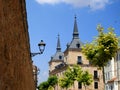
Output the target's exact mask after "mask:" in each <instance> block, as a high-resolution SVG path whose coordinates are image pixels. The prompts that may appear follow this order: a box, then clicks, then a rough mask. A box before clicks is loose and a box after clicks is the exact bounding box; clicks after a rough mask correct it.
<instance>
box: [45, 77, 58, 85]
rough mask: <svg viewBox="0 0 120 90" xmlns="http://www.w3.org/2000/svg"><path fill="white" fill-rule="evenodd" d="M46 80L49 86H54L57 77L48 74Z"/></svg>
mask: <svg viewBox="0 0 120 90" xmlns="http://www.w3.org/2000/svg"><path fill="white" fill-rule="evenodd" d="M47 82H48V83H49V85H50V86H53V87H54V86H55V85H56V84H57V83H58V78H57V76H50V77H49V78H48V81H47Z"/></svg>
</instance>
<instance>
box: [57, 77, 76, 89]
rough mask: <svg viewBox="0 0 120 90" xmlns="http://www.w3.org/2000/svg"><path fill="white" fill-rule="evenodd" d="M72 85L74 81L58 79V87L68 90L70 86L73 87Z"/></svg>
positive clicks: (63, 78)
mask: <svg viewBox="0 0 120 90" xmlns="http://www.w3.org/2000/svg"><path fill="white" fill-rule="evenodd" d="M73 83H74V81H73V80H71V79H69V78H67V77H61V78H59V85H60V87H62V88H69V87H70V86H71V85H73Z"/></svg>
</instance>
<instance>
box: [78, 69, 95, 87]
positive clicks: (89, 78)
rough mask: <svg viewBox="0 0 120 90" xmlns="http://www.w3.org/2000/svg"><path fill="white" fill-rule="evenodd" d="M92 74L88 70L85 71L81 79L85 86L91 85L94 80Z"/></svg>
mask: <svg viewBox="0 0 120 90" xmlns="http://www.w3.org/2000/svg"><path fill="white" fill-rule="evenodd" d="M92 77H93V76H92V74H89V72H88V71H85V72H83V74H82V78H81V80H79V82H81V83H83V85H84V86H86V85H90V84H91V83H92V82H93V78H92Z"/></svg>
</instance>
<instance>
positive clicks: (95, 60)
mask: <svg viewBox="0 0 120 90" xmlns="http://www.w3.org/2000/svg"><path fill="white" fill-rule="evenodd" d="M97 30H98V32H99V34H98V36H97V37H96V39H95V40H93V42H91V43H87V44H85V45H84V46H83V47H82V52H83V53H84V54H85V55H86V57H87V59H88V60H89V61H90V62H91V63H92V64H93V65H95V66H98V67H100V68H101V67H104V66H106V64H107V62H108V61H109V60H111V58H112V57H114V56H115V54H116V52H117V50H118V43H119V40H118V37H117V36H116V34H115V33H114V28H112V27H109V28H108V32H107V33H104V32H103V30H104V28H103V27H102V26H101V25H100V24H99V25H98V26H97Z"/></svg>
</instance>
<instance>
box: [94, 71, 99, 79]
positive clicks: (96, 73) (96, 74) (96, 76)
mask: <svg viewBox="0 0 120 90" xmlns="http://www.w3.org/2000/svg"><path fill="white" fill-rule="evenodd" d="M97 78H98V71H94V79H97Z"/></svg>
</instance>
